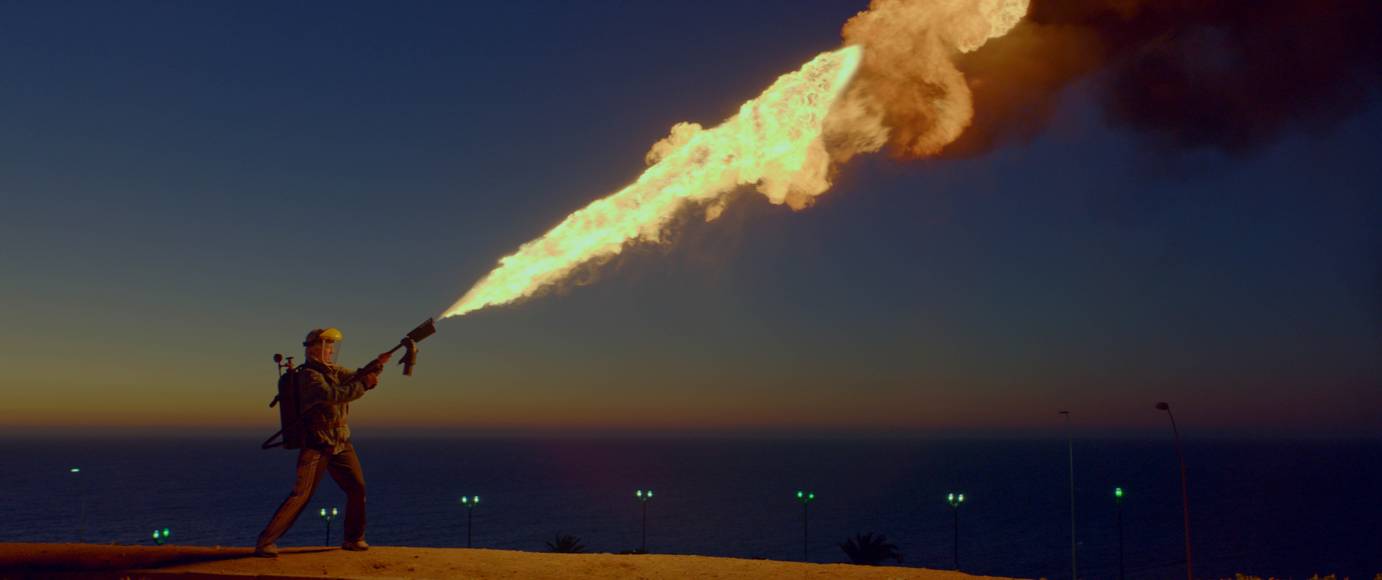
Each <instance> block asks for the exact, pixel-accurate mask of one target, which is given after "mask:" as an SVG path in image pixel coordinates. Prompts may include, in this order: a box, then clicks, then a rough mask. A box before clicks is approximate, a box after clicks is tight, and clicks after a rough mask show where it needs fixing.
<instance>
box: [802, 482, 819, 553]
mask: <svg viewBox="0 0 1382 580" xmlns="http://www.w3.org/2000/svg"><path fill="white" fill-rule="evenodd" d="M814 499H816V492H814V491H801V490H797V501H799V502H801V561H802V562H809V561H810V558H808V555H807V551H806V545H807V540H808V539H809V538H810V535H809V534H808V533H807V530H808V529H809V528H808V527H807V521H808V519H807V515H808V508H809V507H810V505H811V501H812V500H814Z"/></svg>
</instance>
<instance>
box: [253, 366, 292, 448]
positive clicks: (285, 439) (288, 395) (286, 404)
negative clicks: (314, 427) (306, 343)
mask: <svg viewBox="0 0 1382 580" xmlns="http://www.w3.org/2000/svg"><path fill="white" fill-rule="evenodd" d="M274 362H277V363H278V364H279V369H280V370H282V371H283V372H282V373H280V374H279V375H278V394H277V395H275V396H274V399H273V400H272V401H269V407H271V408H272V407H273V406H275V405H277V406H278V422H279V427H280V429H279V430H278V432H277V433H274V434H273V435H270V436H269V438H268V439H265V440H264V443H263V444H261V445H260V446H259V448H260V449H271V448H274V447H282V448H284V449H299V448H301V447H302V436H303V433H302V405H301V398H300V397H299V396H298V388H297V375H298V372H300V370H301V369H302V367H294V366H293V359H292V358H289V359H288V364H286V365H284V364H283V362H282V361H281V357H280V355H274ZM285 369H286V370H285ZM275 439H277V441H275Z"/></svg>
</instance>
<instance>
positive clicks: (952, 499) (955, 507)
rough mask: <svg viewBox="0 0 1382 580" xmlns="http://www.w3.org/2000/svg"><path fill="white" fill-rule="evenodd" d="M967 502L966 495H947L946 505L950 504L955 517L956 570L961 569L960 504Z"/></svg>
mask: <svg viewBox="0 0 1382 580" xmlns="http://www.w3.org/2000/svg"><path fill="white" fill-rule="evenodd" d="M964 502H965V494H963V493H954V492H951V493H948V494H945V503H948V504H950V511H951V513H953V514H954V515H955V547H954V549H955V569H956V570H959V569H960V504H962V503H964Z"/></svg>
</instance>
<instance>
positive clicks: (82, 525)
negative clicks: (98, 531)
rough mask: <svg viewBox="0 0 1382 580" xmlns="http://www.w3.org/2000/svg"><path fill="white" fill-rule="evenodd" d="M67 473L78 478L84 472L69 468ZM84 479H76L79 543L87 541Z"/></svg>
mask: <svg viewBox="0 0 1382 580" xmlns="http://www.w3.org/2000/svg"><path fill="white" fill-rule="evenodd" d="M67 472H68V473H71V474H72V475H74V476H78V474H80V473H81V472H82V468H80V467H71V468H68V470H67ZM82 479H83V478H82V477H79V476H78V477H76V481H77V513H78V516H77V517H78V520H77V522H78V523H77V541H78V542H83V541H86V488H85V487H84V486H82Z"/></svg>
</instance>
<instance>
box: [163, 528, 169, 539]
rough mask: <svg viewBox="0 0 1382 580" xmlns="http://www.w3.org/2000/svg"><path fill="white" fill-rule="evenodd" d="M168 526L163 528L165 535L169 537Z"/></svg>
mask: <svg viewBox="0 0 1382 580" xmlns="http://www.w3.org/2000/svg"><path fill="white" fill-rule="evenodd" d="M168 533H169V532H168V528H163V537H165V538H166V537H168Z"/></svg>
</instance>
